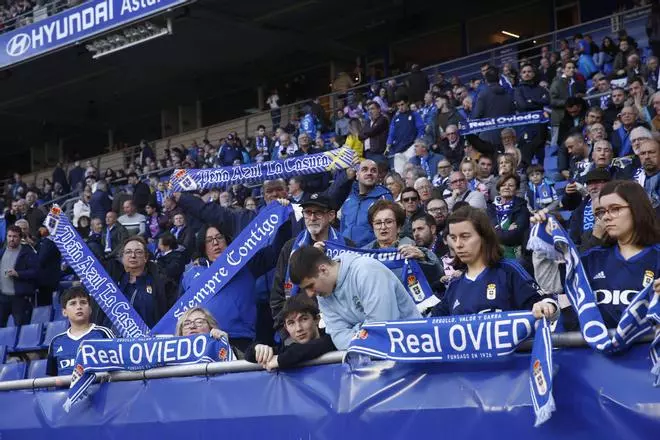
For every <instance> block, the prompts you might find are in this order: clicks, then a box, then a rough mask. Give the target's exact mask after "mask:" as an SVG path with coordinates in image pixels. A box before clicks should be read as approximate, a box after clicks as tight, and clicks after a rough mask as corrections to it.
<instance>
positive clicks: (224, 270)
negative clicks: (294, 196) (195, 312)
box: [153, 202, 292, 334]
mask: <svg viewBox="0 0 660 440" xmlns="http://www.w3.org/2000/svg"><path fill="white" fill-rule="evenodd" d="M291 210H292V208H291V206H290V205H289V206H286V207H285V206H282V205H280V204H279V203H278V202H271V203H270V204H269V205H268V206H266V207H265V208H264V209H262V210H261V211H260V212H259V215H258V216H257V217H256V218H255V219H254V220H253V221H252V222H251V223H250V224H249V225H248V226H247V227H246V228H245V229H243V231H241V233H240V234H239V235H238V237H236V239H234V241H232V242H231V244H230V245H229V246H228V247H227V249H225V251H224V252H223V253H222V254H221V255H220V256H219V257H218V258H217V259H216V260H215V261H214V262H213V264H212V265H211V266H210V267H209V268H208V269H207V270H205V271H204V272H202V274H201V275H200V276H198V277H197V278H195V279H194V281H193V282H192V284H191V286H190V288H189V289H188V290H187V291H186V293H184V294H183V296H182V297H181V298H179V299H178V300H177V302H176V303H175V304H174V306H172V308H171V309H170V310H169V311H168V312H167V313H166V314H165V316H163V318H162V319H161V320H160V321H159V322H158V324H156V325H155V326H154V328H153V331H154V333H156V334H172V333H174V328H175V326H176V323H177V320H178V319H179V317H180V316H181V315H182V314H183V313H184V312H185V311H186V310H189V309H192V308H193V307H204V305H205V304H206V303H208V302H209V301H210V300H211V298H213V297H214V296H216V295H219V294H220V292H221V291H222V289H223V288H224V287H225V286H226V285H227V284H229V282H230V281H231V280H232V278H233V277H234V276H235V275H236V274H237V273H238V272H240V270H241V269H243V267H245V265H246V264H247V263H248V262H249V261H250V259H251V258H252V257H253V256H254V255H255V254H256V253H257V252H259V251H260V250H261V249H263V248H264V247H266V246H268V245H269V244H270V241H271V238H272V237H273V236H274V235H275V234H276V233H277V231H278V229H279V228H280V227H281V226H282V225H283V224H284V223H285V222H286V221H288V220H289V215H290V213H291ZM210 312H211V314H212V313H213V310H211V311H210Z"/></svg>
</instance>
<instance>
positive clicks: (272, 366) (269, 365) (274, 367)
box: [264, 355, 280, 371]
mask: <svg viewBox="0 0 660 440" xmlns="http://www.w3.org/2000/svg"><path fill="white" fill-rule="evenodd" d="M279 367H280V364H279V363H278V362H277V355H275V356H273V357H272V358H271V359H270V360H269V361H268V363H267V364H266V365H265V366H264V368H265V369H266V370H267V371H273V370H277V369H278V368H279Z"/></svg>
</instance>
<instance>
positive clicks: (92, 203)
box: [89, 191, 112, 224]
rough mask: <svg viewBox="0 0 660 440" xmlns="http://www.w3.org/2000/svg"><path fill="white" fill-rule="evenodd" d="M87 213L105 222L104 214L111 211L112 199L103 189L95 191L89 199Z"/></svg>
mask: <svg viewBox="0 0 660 440" xmlns="http://www.w3.org/2000/svg"><path fill="white" fill-rule="evenodd" d="M89 211H90V213H89V215H90V216H91V218H90V220H91V219H92V218H100V219H101V221H102V222H103V224H105V215H106V214H107V213H108V211H112V200H110V197H108V193H107V192H105V191H95V192H94V194H92V197H91V198H90V199H89Z"/></svg>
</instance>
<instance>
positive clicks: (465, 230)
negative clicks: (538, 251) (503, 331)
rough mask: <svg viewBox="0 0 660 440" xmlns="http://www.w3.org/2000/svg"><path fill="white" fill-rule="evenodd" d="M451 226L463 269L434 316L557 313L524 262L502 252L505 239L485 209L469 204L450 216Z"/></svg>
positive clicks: (451, 241) (458, 263)
mask: <svg viewBox="0 0 660 440" xmlns="http://www.w3.org/2000/svg"><path fill="white" fill-rule="evenodd" d="M447 225H448V229H449V234H448V240H447V241H448V244H449V246H450V247H451V248H452V250H453V251H454V252H455V254H456V260H457V261H456V263H455V265H456V266H457V267H462V270H463V273H462V274H461V275H460V276H459V277H458V278H455V279H454V280H453V281H451V282H450V284H449V285H448V286H447V290H446V292H445V295H444V297H443V298H442V300H441V302H440V303H439V304H438V305H437V306H436V307H435V308H434V309H433V315H434V316H445V315H467V314H473V313H488V312H497V311H509V310H530V309H531V310H532V311H533V312H534V315H535V316H536V317H537V318H541V317H543V316H545V317H546V318H548V319H551V320H554V319H556V318H557V316H558V314H559V313H558V307H557V303H556V302H555V300H554V299H553V298H552V297H551V296H549V295H548V296H544V295H543V292H542V290H541V289H540V288H539V286H538V285H537V284H536V283H535V282H534V280H533V279H532V277H531V276H530V275H529V274H528V273H527V272H525V270H524V269H523V268H522V266H520V264H518V263H517V262H516V261H515V260H508V259H505V258H503V257H502V247H501V245H500V242H499V240H498V238H497V235H496V233H495V230H494V229H493V227H492V226H491V224H490V221H489V219H488V216H487V215H486V213H485V212H484V211H483V210H481V209H476V208H472V207H471V206H463V207H461V208H459V209H457V210H456V211H454V212H453V213H452V214H451V215H450V216H449V218H448V219H447Z"/></svg>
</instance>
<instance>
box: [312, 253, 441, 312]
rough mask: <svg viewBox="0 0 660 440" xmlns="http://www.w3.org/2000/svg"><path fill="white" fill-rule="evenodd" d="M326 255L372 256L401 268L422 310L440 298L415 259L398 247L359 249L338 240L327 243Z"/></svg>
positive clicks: (388, 264) (408, 290)
mask: <svg viewBox="0 0 660 440" xmlns="http://www.w3.org/2000/svg"><path fill="white" fill-rule="evenodd" d="M325 251H326V255H327V256H328V257H330V258H332V259H336V258H338V257H340V256H341V255H343V254H346V253H348V254H355V255H362V256H367V257H371V258H373V259H376V260H378V261H380V262H381V263H383V264H384V265H385V266H386V267H387V268H388V269H390V270H393V269H401V278H400V280H401V283H402V284H403V286H404V287H405V288H406V291H407V292H408V294H409V295H410V297H411V298H412V299H413V301H414V302H415V304H416V305H417V309H418V310H420V311H422V310H426V309H427V308H429V307H433V306H434V305H436V304H437V303H438V302H439V300H438V298H437V297H436V296H435V295H434V294H433V290H432V289H431V286H430V285H429V282H428V281H427V279H426V276H425V275H424V272H423V271H422V268H421V267H419V263H417V261H416V260H414V259H408V258H404V257H403V256H402V255H401V254H400V253H399V252H398V251H397V250H396V249H394V248H392V249H359V248H352V247H348V246H346V245H342V244H340V243H337V242H329V241H328V242H326V243H325Z"/></svg>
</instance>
